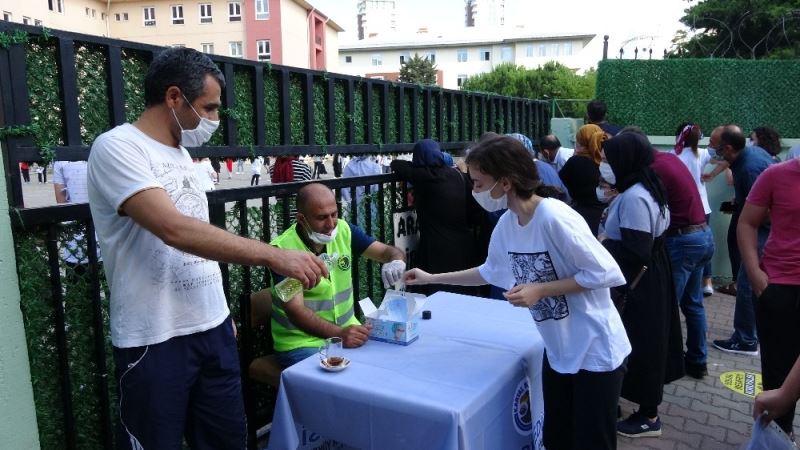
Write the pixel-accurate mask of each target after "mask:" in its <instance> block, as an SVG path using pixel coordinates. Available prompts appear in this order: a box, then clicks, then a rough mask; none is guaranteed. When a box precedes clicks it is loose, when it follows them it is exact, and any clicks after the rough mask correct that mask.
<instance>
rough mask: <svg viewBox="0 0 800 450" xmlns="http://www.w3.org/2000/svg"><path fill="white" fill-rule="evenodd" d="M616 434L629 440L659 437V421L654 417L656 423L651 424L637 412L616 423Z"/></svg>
mask: <svg viewBox="0 0 800 450" xmlns="http://www.w3.org/2000/svg"><path fill="white" fill-rule="evenodd" d="M617 433H618V434H621V435H622V436H626V437H630V438H637V437H658V436H661V419H659V418H658V417H656V421H655V422H651V421H650V419H648V418H647V417H645V416H643V415H641V414H639V412H638V411H637V412H635V413H633V414H631V415H630V416H628V418H627V419H625V420H621V421H619V422H617Z"/></svg>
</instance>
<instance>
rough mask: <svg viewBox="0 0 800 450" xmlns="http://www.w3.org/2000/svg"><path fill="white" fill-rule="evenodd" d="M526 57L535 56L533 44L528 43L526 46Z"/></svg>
mask: <svg viewBox="0 0 800 450" xmlns="http://www.w3.org/2000/svg"><path fill="white" fill-rule="evenodd" d="M525 57H526V58H533V44H528V45H526V46H525Z"/></svg>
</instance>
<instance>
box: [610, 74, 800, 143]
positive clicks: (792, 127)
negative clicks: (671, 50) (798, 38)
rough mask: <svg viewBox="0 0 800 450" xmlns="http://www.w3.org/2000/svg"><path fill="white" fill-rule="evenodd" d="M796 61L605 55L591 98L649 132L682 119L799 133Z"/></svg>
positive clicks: (666, 132)
mask: <svg viewBox="0 0 800 450" xmlns="http://www.w3.org/2000/svg"><path fill="white" fill-rule="evenodd" d="M798 80H800V61H798V60H739V59H666V60H656V61H653V60H647V61H637V60H605V61H602V62H600V65H599V69H598V74H597V98H599V99H601V100H603V101H605V102H606V104H607V105H608V119H609V121H610V122H613V123H616V124H620V125H638V126H639V127H641V128H642V129H643V130H644V131H645V132H646V133H647V134H649V135H658V136H672V135H674V134H675V129H676V128H677V126H678V125H679V124H680V123H682V122H685V121H691V122H695V123H697V124H699V125H700V127H701V128H703V129H704V130H707V132H706V135H708V130H711V129H712V128H714V127H715V126H717V125H720V124H725V123H735V124H738V125H739V126H741V127H742V129H744V130H745V131H746V132H749V130H752V129H753V128H755V127H758V126H770V127H773V128H775V129H776V130H777V131H778V133H780V135H781V136H782V137H791V138H794V137H800V120H798V119H797V105H800V89H798Z"/></svg>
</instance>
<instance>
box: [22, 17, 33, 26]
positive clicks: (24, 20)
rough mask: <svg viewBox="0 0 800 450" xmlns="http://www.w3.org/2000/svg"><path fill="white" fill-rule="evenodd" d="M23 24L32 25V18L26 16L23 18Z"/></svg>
mask: <svg viewBox="0 0 800 450" xmlns="http://www.w3.org/2000/svg"><path fill="white" fill-rule="evenodd" d="M22 23H23V24H24V25H30V24H31V18H30V17H25V16H22Z"/></svg>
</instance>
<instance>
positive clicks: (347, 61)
mask: <svg viewBox="0 0 800 450" xmlns="http://www.w3.org/2000/svg"><path fill="white" fill-rule="evenodd" d="M344 62H346V63H347V64H350V63H351V62H353V57H352V56H345V57H344Z"/></svg>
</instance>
